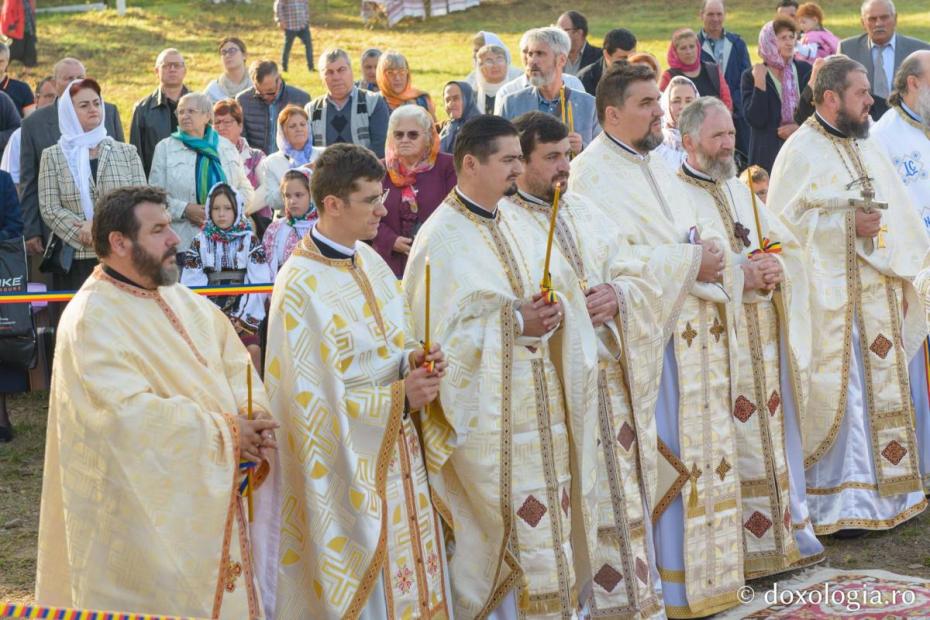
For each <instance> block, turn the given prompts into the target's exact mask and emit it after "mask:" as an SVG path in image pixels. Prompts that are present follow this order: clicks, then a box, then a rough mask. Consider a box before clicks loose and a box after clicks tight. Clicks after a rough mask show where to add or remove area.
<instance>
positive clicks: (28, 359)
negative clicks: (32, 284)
mask: <svg viewBox="0 0 930 620" xmlns="http://www.w3.org/2000/svg"><path fill="white" fill-rule="evenodd" d="M26 265H27V263H26V242H25V240H24V239H23V238H22V237H18V238H15V239H9V240H7V241H0V294H3V293H25V292H26V290H27V289H26V278H27V275H26V274H27V273H28V268H27V266H26ZM35 355H36V330H35V324H34V323H33V319H32V305H31V304H29V303H27V302H23V303H12V304H0V364H9V365H11V366H18V367H21V368H31V367H32V365H33V363H34V362H35Z"/></svg>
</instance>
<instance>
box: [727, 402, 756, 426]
mask: <svg viewBox="0 0 930 620" xmlns="http://www.w3.org/2000/svg"><path fill="white" fill-rule="evenodd" d="M755 412H756V406H755V405H753V404H752V403H751V402H750V401H749V399H748V398H746V397H745V396H738V397H737V399H736V405H735V406H734V407H733V415H734V416H735V417H736V419H737V420H739V421H740V422H744V423H745V422H746V420H748V419H749V418H751V417H752V414H754V413H755Z"/></svg>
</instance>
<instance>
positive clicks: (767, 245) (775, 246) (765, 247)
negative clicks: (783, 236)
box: [749, 237, 781, 256]
mask: <svg viewBox="0 0 930 620" xmlns="http://www.w3.org/2000/svg"><path fill="white" fill-rule="evenodd" d="M756 254H781V241H771V240H770V239H769V238H768V237H762V249H757V250H753V251H752V252H750V253H749V255H750V256H755V255H756Z"/></svg>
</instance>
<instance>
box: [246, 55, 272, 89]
mask: <svg viewBox="0 0 930 620" xmlns="http://www.w3.org/2000/svg"><path fill="white" fill-rule="evenodd" d="M277 74H278V65H277V63H275V61H273V60H268V59H267V58H263V59H261V60H256V61H255V62H253V63H252V64H251V65H249V79H250V80H252V83H253V84H258V83H259V82H261V81H262V80H264V79H265V78H266V77H268V76H269V75H277Z"/></svg>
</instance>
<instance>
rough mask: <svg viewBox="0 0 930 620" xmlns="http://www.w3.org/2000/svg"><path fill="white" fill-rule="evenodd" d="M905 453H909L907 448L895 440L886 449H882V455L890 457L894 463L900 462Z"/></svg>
mask: <svg viewBox="0 0 930 620" xmlns="http://www.w3.org/2000/svg"><path fill="white" fill-rule="evenodd" d="M905 454H907V448H905V447H904V446H902V445H901V444H899V443H898V442H897V441H895V440H892V441H891V442H889V443H888V445H887V446H885V449H884V450H882V456H883V457H885V458H886V459H888V460H889V461H890V462H891V464H892V465H897V464H898V463H900V462H901V459H903V458H904V455H905Z"/></svg>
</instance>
